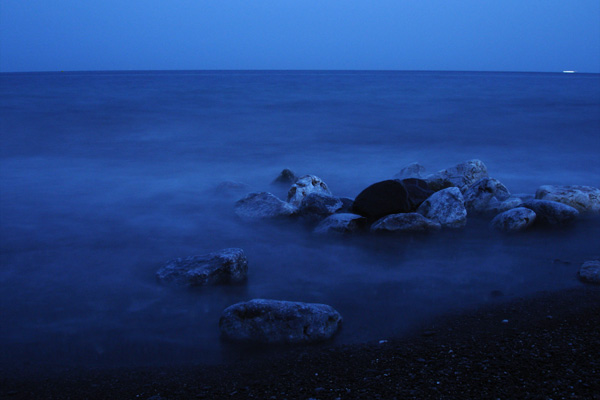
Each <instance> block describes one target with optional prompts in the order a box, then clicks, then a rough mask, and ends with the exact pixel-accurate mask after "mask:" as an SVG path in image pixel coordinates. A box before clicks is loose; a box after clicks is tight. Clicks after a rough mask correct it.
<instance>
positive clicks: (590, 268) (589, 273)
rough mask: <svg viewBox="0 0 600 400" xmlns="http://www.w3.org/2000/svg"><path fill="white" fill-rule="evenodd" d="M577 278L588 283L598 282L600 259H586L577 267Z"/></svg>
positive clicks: (599, 279)
mask: <svg viewBox="0 0 600 400" xmlns="http://www.w3.org/2000/svg"><path fill="white" fill-rule="evenodd" d="M579 279H581V280H582V281H584V282H588V283H596V284H600V261H598V260H595V261H586V262H584V263H583V265H582V266H581V268H580V269H579Z"/></svg>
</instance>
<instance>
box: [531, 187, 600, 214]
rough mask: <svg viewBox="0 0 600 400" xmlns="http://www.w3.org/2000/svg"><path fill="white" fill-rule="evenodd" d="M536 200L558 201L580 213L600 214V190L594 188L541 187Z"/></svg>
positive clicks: (536, 193) (536, 194)
mask: <svg viewBox="0 0 600 400" xmlns="http://www.w3.org/2000/svg"><path fill="white" fill-rule="evenodd" d="M535 198H536V199H540V200H550V201H557V202H559V203H563V204H566V205H568V206H571V207H573V208H575V209H576V210H577V211H579V212H594V213H600V189H598V188H595V187H592V186H553V185H544V186H540V187H539V188H538V190H537V191H536V192H535Z"/></svg>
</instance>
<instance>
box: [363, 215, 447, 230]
mask: <svg viewBox="0 0 600 400" xmlns="http://www.w3.org/2000/svg"><path fill="white" fill-rule="evenodd" d="M440 229H441V225H440V224H439V223H437V222H435V221H432V220H430V219H427V218H425V217H424V216H422V215H421V214H418V213H404V214H391V215H386V216H385V217H383V218H381V219H380V220H378V221H376V222H375V223H374V224H373V225H371V231H372V232H432V231H439V230H440Z"/></svg>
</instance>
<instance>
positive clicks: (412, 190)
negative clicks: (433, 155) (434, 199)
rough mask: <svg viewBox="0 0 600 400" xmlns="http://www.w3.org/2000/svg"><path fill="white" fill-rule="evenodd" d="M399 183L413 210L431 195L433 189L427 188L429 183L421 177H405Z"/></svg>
mask: <svg viewBox="0 0 600 400" xmlns="http://www.w3.org/2000/svg"><path fill="white" fill-rule="evenodd" d="M400 183H402V185H403V186H404V189H406V192H407V193H408V201H409V202H410V210H411V211H415V210H416V209H417V208H419V206H420V205H421V204H422V203H423V202H424V201H425V200H427V199H428V198H429V196H431V195H432V194H433V193H434V191H433V190H431V189H429V185H428V184H427V182H425V181H424V180H423V179H417V178H407V179H401V180H400Z"/></svg>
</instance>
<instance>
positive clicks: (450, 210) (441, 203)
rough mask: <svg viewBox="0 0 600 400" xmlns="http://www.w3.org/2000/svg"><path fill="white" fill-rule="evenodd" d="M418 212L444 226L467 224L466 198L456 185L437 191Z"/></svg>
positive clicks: (453, 226) (454, 226)
mask: <svg viewBox="0 0 600 400" xmlns="http://www.w3.org/2000/svg"><path fill="white" fill-rule="evenodd" d="M417 212H418V213H419V214H421V215H423V216H424V217H426V218H428V219H430V220H433V221H435V222H437V223H439V224H440V225H442V227H444V228H462V227H463V226H465V225H466V224H467V210H466V209H465V204H464V198H463V195H462V193H461V192H460V190H459V189H458V188H455V187H451V188H447V189H443V190H440V191H439V192H435V193H434V194H433V195H431V197H429V198H428V199H427V200H425V201H424V202H423V204H421V205H420V206H419V208H418V209H417Z"/></svg>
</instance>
